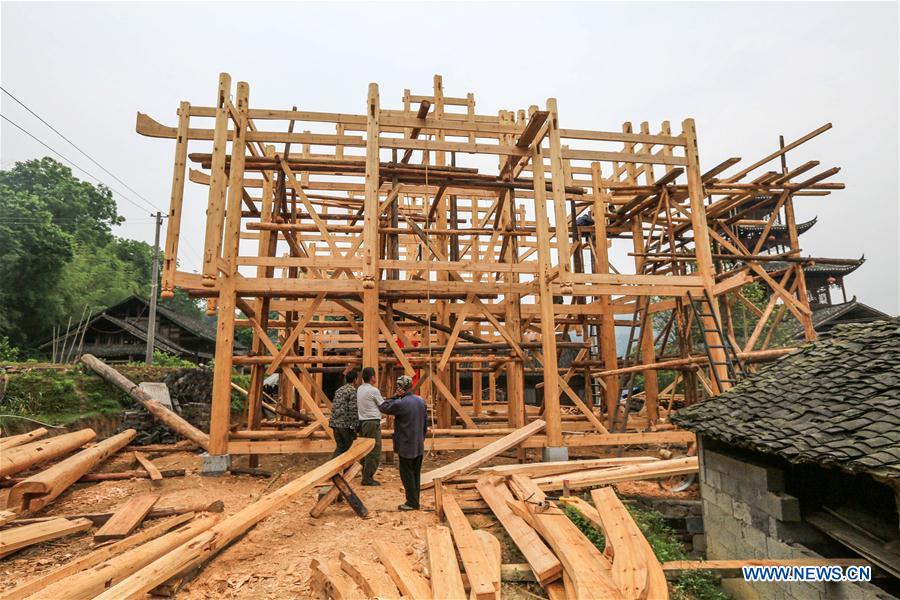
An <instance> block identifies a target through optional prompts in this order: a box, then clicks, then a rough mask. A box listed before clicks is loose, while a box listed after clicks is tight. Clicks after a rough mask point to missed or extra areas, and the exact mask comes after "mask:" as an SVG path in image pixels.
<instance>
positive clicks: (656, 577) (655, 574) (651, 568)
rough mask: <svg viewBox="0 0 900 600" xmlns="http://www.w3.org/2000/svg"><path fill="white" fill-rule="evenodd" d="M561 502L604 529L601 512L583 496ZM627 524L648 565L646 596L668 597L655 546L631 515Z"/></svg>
mask: <svg viewBox="0 0 900 600" xmlns="http://www.w3.org/2000/svg"><path fill="white" fill-rule="evenodd" d="M560 502H562V503H563V504H567V505H569V506H573V507H575V508H576V509H578V512H580V513H581V516H583V517H584V518H585V519H587V521H588V522H590V523H591V525H593V526H594V528H595V529H597V530H598V531H603V520H602V519H601V518H600V513H599V511H598V510H597V508H595V507H593V506H591V505H590V504H588V503H587V502H585V501H584V500H582V499H581V498H561V499H560ZM627 526H628V528H629V529H630V530H631V531H632V532H633V533H634V535H635V536H636V539H637V542H638V546H639V548H640V552H641V555H642V556H643V557H644V559H645V564H646V566H647V588H646V589H647V596H646V597H647V598H648V599H649V598H662V599H665V598H668V597H669V588H668V585H666V577H665V574H664V573H663V571H662V567H661V566H660V564H659V560H658V559H657V558H656V553H654V552H653V548H651V547H650V543H649V542H648V541H647V538H645V537H644V534H643V533H642V532H641V530H640V528H639V527H638V526H637V523H635V522H634V519H631V518H630V515H629V519H628V521H627ZM607 543H609V537H607ZM613 565H615V561H613Z"/></svg>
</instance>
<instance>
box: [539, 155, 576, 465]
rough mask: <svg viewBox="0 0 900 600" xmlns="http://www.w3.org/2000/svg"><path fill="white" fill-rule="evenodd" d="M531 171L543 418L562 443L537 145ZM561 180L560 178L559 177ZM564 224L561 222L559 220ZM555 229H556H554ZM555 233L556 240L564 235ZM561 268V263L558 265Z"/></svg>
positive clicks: (554, 441) (551, 436) (551, 437)
mask: <svg viewBox="0 0 900 600" xmlns="http://www.w3.org/2000/svg"><path fill="white" fill-rule="evenodd" d="M531 164H532V166H533V172H534V212H535V217H536V219H535V221H536V224H537V241H538V280H537V283H538V290H539V292H538V296H539V302H540V307H541V349H542V353H543V358H544V420H545V421H546V422H547V426H546V429H545V431H546V434H547V446H549V447H559V446H562V441H563V440H562V415H561V414H560V411H559V369H558V366H557V365H558V363H559V357H558V355H557V353H556V323H555V321H554V315H553V293H552V291H551V289H550V277H551V267H550V258H551V257H550V223H549V219H548V218H547V189H546V180H545V179H544V152H543V150H542V149H541V146H540V144H535V146H534V148H533V150H532V160H531ZM560 181H561V180H560ZM563 223H565V222H563ZM557 232H559V228H557ZM563 232H564V233H563V235H559V234H558V233H557V236H556V239H557V242H558V241H559V240H560V239H562V238H566V237H567V236H568V230H566V229H565V225H563ZM560 269H562V265H560Z"/></svg>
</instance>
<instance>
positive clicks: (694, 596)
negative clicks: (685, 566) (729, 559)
mask: <svg viewBox="0 0 900 600" xmlns="http://www.w3.org/2000/svg"><path fill="white" fill-rule="evenodd" d="M672 588H673V592H674V593H673V594H672V600H729V599H730V596H729V595H728V594H726V593H725V592H724V591H723V590H722V588H720V587H719V583H718V581H716V576H715V575H713V573H712V572H711V571H688V572H686V573H684V574H682V575H681V576H679V577H678V580H677V581H676V582H675V583H674V584H672Z"/></svg>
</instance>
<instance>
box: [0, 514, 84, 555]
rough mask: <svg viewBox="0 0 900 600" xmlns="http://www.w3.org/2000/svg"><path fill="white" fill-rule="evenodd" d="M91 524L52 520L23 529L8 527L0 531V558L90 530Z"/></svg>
mask: <svg viewBox="0 0 900 600" xmlns="http://www.w3.org/2000/svg"><path fill="white" fill-rule="evenodd" d="M92 526H93V523H91V522H90V521H88V520H87V519H75V520H72V521H70V520H69V519H63V518H58V519H53V520H52V521H47V522H46V523H34V524H32V525H25V526H23V527H10V528H7V529H4V530H3V531H0V557H3V556H6V555H7V554H11V553H13V552H15V551H16V550H21V549H22V548H25V547H27V546H32V545H34V544H38V543H40V542H46V541H47V540H55V539H56V538H61V537H64V536H67V535H71V534H73V533H78V532H79V531H85V530H87V529H90V528H91V527H92Z"/></svg>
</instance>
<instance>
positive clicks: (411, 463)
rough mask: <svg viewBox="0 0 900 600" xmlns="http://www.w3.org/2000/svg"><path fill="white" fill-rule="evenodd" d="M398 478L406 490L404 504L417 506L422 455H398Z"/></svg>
mask: <svg viewBox="0 0 900 600" xmlns="http://www.w3.org/2000/svg"><path fill="white" fill-rule="evenodd" d="M400 480H401V481H402V482H403V489H404V490H406V504H407V505H408V506H412V507H413V508H419V486H420V484H421V480H422V457H421V456H417V457H415V458H403V457H402V456H401V457H400Z"/></svg>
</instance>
